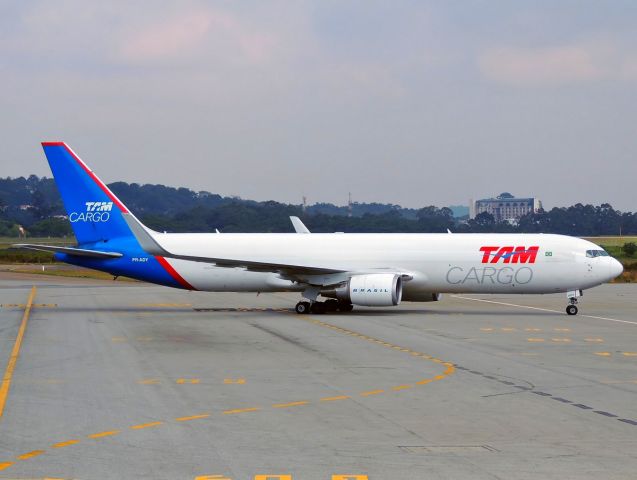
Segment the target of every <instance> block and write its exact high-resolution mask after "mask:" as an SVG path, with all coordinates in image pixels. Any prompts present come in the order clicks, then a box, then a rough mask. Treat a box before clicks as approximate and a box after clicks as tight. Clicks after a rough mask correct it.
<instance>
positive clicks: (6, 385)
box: [0, 285, 36, 419]
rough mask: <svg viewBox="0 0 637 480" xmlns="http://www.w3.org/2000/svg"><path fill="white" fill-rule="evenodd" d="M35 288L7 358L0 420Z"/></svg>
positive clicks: (0, 405) (1, 394) (0, 386)
mask: <svg viewBox="0 0 637 480" xmlns="http://www.w3.org/2000/svg"><path fill="white" fill-rule="evenodd" d="M35 292H36V288H35V285H34V286H33V287H32V288H31V293H30V294H29V299H28V300H27V303H26V306H25V308H24V314H23V315H22V323H21V324H20V330H18V336H17V337H16V339H15V343H14V344H13V350H11V356H10V357H9V363H8V364H7V369H6V371H5V372H4V376H3V377H2V385H0V419H2V414H3V413H4V407H5V405H6V404H7V397H8V396H9V389H10V388H11V378H12V377H13V370H14V369H15V365H16V363H17V361H18V357H19V356H20V347H21V346H22V339H23V338H24V332H25V331H26V329H27V321H28V320H29V314H30V313H31V307H32V306H33V299H34V298H35Z"/></svg>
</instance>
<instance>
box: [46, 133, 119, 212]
mask: <svg viewBox="0 0 637 480" xmlns="http://www.w3.org/2000/svg"><path fill="white" fill-rule="evenodd" d="M42 146H43V147H64V148H65V149H66V151H67V152H69V154H70V155H71V156H72V157H73V158H74V159H75V161H76V162H77V163H78V164H79V166H80V167H82V169H83V170H84V171H85V172H86V173H87V174H88V176H89V177H91V179H92V180H93V181H94V182H95V183H96V184H97V185H98V186H99V187H100V188H101V189H102V190H103V191H104V193H105V194H106V195H107V196H108V198H110V199H111V200H112V201H113V203H114V204H115V205H117V206H118V207H119V209H120V210H121V211H122V213H128V209H127V208H126V207H125V206H124V204H123V203H122V202H120V201H119V198H117V197H116V196H115V194H114V193H113V192H111V191H110V190H109V188H108V187H107V186H106V185H104V183H103V182H102V181H101V180H100V179H99V178H97V176H96V175H95V174H94V173H93V172H92V171H91V169H90V168H88V167H87V166H86V163H84V162H83V161H82V159H81V158H80V157H78V156H77V155H76V154H75V152H74V151H73V150H71V147H69V146H68V145H67V144H66V143H64V142H42Z"/></svg>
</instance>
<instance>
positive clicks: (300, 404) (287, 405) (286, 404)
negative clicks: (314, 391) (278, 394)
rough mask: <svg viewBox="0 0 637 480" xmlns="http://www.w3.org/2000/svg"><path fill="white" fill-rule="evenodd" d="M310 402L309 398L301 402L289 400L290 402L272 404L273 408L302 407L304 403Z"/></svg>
mask: <svg viewBox="0 0 637 480" xmlns="http://www.w3.org/2000/svg"><path fill="white" fill-rule="evenodd" d="M309 403H310V402H308V401H307V400H302V401H300V402H289V403H275V404H274V405H272V408H289V407H300V406H302V405H307V404H309Z"/></svg>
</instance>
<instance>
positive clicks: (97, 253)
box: [11, 243, 122, 258]
mask: <svg viewBox="0 0 637 480" xmlns="http://www.w3.org/2000/svg"><path fill="white" fill-rule="evenodd" d="M11 248H15V249H18V248H25V249H27V250H40V251H42V252H53V253H66V254H67V255H75V256H77V257H91V258H119V257H121V256H122V254H121V253H117V252H103V251H101V250H88V249H86V248H75V247H60V246H56V245H38V244H36V243H16V244H13V245H11Z"/></svg>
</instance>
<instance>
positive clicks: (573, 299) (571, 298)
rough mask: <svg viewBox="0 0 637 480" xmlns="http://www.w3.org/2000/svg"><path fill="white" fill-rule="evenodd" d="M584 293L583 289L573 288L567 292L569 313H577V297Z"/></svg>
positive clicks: (567, 310) (567, 311)
mask: <svg viewBox="0 0 637 480" xmlns="http://www.w3.org/2000/svg"><path fill="white" fill-rule="evenodd" d="M582 295H583V294H582V291H581V290H572V291H570V292H567V293H566V296H567V298H568V305H567V306H566V314H567V315H577V299H578V297H581V296H582Z"/></svg>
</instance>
